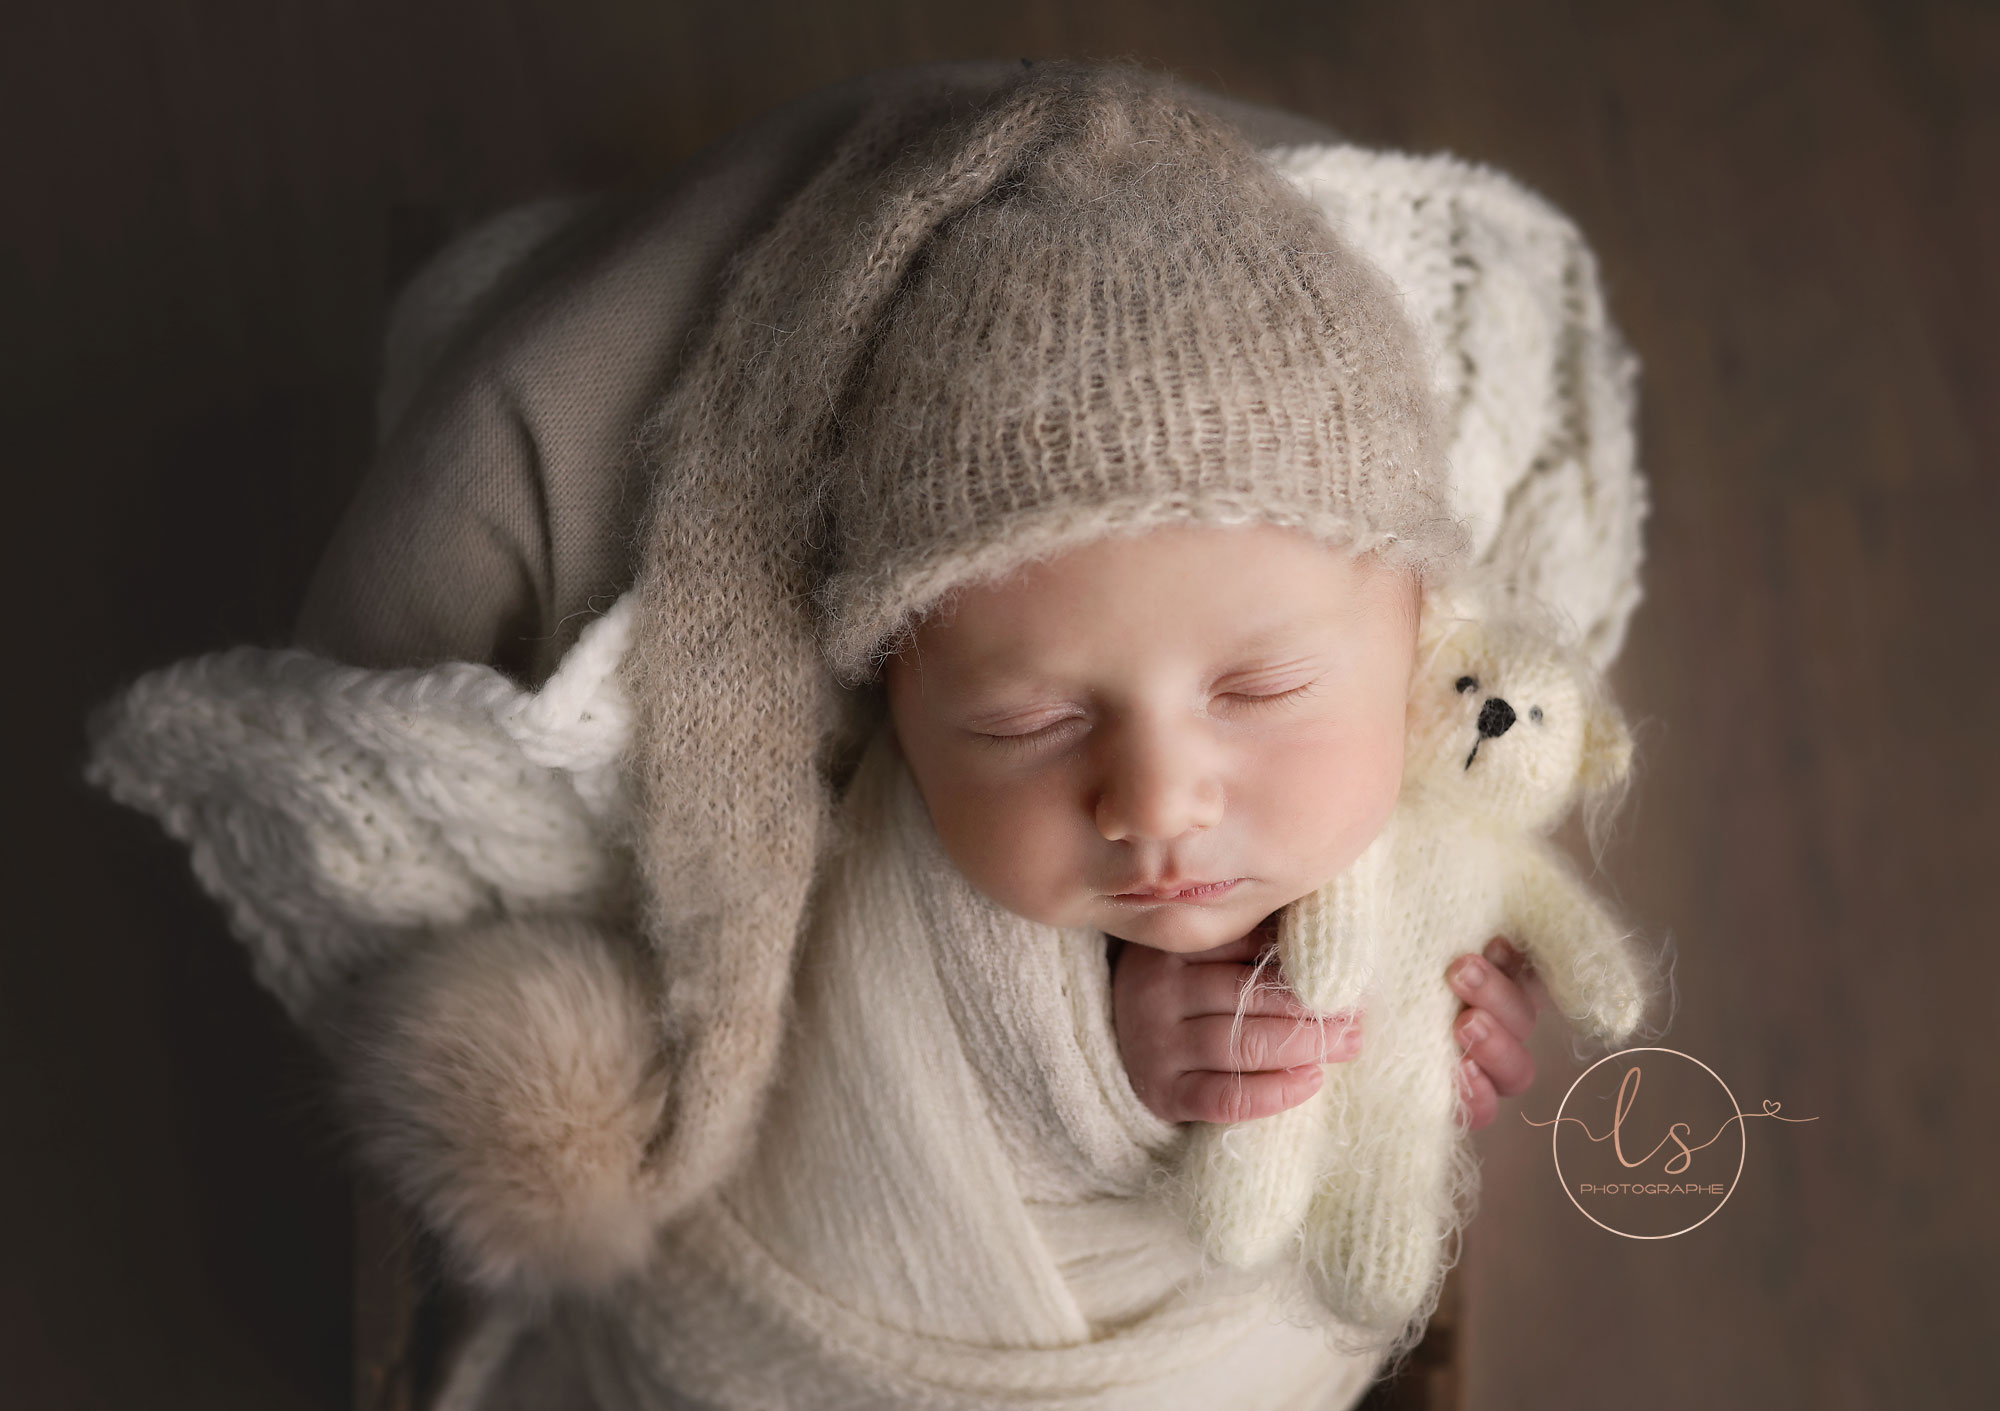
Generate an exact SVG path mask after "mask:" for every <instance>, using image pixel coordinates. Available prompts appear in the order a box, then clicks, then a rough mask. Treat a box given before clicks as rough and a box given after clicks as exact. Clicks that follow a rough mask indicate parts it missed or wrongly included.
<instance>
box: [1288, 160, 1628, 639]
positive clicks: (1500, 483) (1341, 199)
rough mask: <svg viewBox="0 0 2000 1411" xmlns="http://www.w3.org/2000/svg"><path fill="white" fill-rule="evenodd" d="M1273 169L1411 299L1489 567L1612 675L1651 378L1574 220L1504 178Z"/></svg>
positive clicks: (1478, 173)
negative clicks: (1644, 375) (1642, 396)
mask: <svg viewBox="0 0 2000 1411" xmlns="http://www.w3.org/2000/svg"><path fill="white" fill-rule="evenodd" d="M1268 155H1269V156H1270V157H1271V158H1272V159H1273V160H1274V161H1275V162H1276V164H1277V166H1278V168H1279V170H1281V171H1282V172H1284V173H1285V175H1286V176H1288V177H1289V178H1290V179H1291V180H1292V181H1293V182H1294V183H1295V184H1296V185H1297V186H1298V187H1299V188H1300V189H1301V190H1302V191H1304V192H1305V193H1306V195H1308V196H1309V197H1311V198H1312V199H1313V200H1314V201H1315V202H1316V203H1317V204H1318V205H1319V206H1320V208H1321V209H1322V210H1324V211H1325V212H1326V214H1327V217H1328V219H1329V220H1331V221H1332V222H1333V223H1334V226H1335V228H1336V229H1339V230H1342V231H1343V232H1344V233H1345V234H1347V235H1348V237H1349V238H1350V239H1352V240H1353V241H1354V242H1355V243H1356V244H1357V245H1359V246H1360V247H1361V249H1362V250H1363V251H1365V252H1366V253H1367V254H1368V256H1369V257H1370V258H1371V259H1373V260H1374V261H1375V262H1376V263H1377V264H1378V265H1380V266H1381V267H1382V269H1383V271H1384V272H1385V273H1387V274H1388V276H1389V278H1390V279H1391V280H1392V281H1394V282H1395V283H1396V284H1397V285H1398V286H1399V287H1400V288H1401V289H1402V291H1403V294H1404V298H1405V301H1406V307H1407V308H1408V311H1409V313H1410V315H1411V319H1412V321H1413V322H1414V323H1416V324H1417V325H1418V326H1419V328H1420V329H1421V330H1422V331H1423V332H1424V333H1425V334H1426V335H1427V336H1428V337H1429V339H1430V341H1431V344H1432V349H1433V354H1434V357H1435V367H1436V387H1437V393H1438V401H1439V407H1440V409H1441V412H1442V417H1443V421H1444V425H1445V429H1446V435H1447V448H1448V449H1447V456H1448V458H1449V460H1450V462H1451V465H1452V469H1453V474H1454V478H1455V480H1456V494H1457V498H1458V511H1459V513H1460V514H1461V515H1463V516H1464V517H1465V518H1466V520H1467V521H1468V526H1469V528H1470V529H1471V532H1472V540H1473V557H1474V560H1475V561H1476V562H1477V563H1478V564H1479V565H1481V566H1482V567H1485V568H1487V569H1489V570H1491V571H1494V572H1496V573H1497V575H1498V576H1499V577H1500V578H1501V579H1503V580H1508V579H1511V580H1512V582H1513V583H1514V585H1515V586H1516V587H1517V588H1518V589H1520V590H1523V591H1525V592H1527V593H1528V594H1530V595H1532V596H1534V597H1536V598H1539V599H1541V600H1542V601H1544V602H1546V603H1549V604H1551V605H1553V606H1555V607H1556V608H1558V609H1560V610H1561V611H1563V612H1565V613H1567V614H1568V615H1569V617H1570V618H1571V619H1572V620H1573V622H1574V624H1575V627H1576V630H1577V634H1578V637H1579V639H1580V641H1581V642H1582V644H1583V647H1584V650H1585V651H1586V653H1587V654H1588V655H1589V656H1590V658H1591V661H1592V662H1593V664H1594V665H1596V666H1597V668H1598V669H1599V670H1603V669H1605V668H1607V667H1609V666H1610V664H1611V662H1612V661H1613V660H1614V659H1616V657H1617V655H1618V651H1619V649H1620V647H1621V646H1622V645H1623V644H1624V640H1625V629H1626V625H1627V623H1628V621H1629V620H1630V618H1631V615H1632V612H1633V610H1634V609H1635V608H1636V607H1637V606H1638V604H1639V599H1640V595H1641V588H1640V580H1639V569H1640V563H1641V559H1642V556H1643V547H1642V543H1641V528H1642V526H1643V524H1644V521H1645V518H1646V515H1647V513H1648V510H1649V500H1648V495H1647V490H1646V482H1645V480H1644V478H1643V477H1642V476H1641V474H1640V473H1639V470H1638V466H1637V464H1636V459H1635V448H1634V435H1633V415H1634V401H1633V386H1634V381H1635V377H1636V372H1637V363H1636V360H1635V359H1634V358H1633V356H1632V354H1631V352H1630V351H1629V350H1628V349H1627V347H1626V346H1625V343H1624V341H1623V340H1622V339H1621V338H1620V336H1619V334H1618V331H1617V329H1616V328H1615V327H1614V326H1613V325H1612V324H1611V322H1610V320H1609V319H1608V317H1607V316H1606V312H1605V307H1604V296H1603V291H1602V288H1601V287H1600V283H1599V278H1598V269H1597V261H1596V258H1595V257H1594V256H1593V255H1592V253H1591V250H1590V247H1589V246H1588V245H1587V244H1586V243H1585V242H1584V239H1583V236H1582V234H1581V233H1580V232H1579V231H1578V230H1577V228H1576V226H1575V225H1574V224H1573V223H1572V222H1571V221H1570V220H1569V219H1568V218H1566V217H1565V216H1564V215H1563V214H1562V212H1560V211H1558V210H1557V209H1555V207H1553V206H1551V205H1550V204H1549V203H1548V202H1546V201H1544V200H1543V199H1542V198H1541V197H1539V196H1537V195H1535V194H1534V193H1533V192H1531V191H1529V190H1527V189H1526V188H1525V187H1523V186H1521V185H1520V184H1519V183H1518V182H1516V181H1514V180H1513V179H1512V178H1510V177H1508V176H1506V175H1504V174H1502V173H1501V172H1498V171H1495V170H1493V169H1492V168H1490V167H1484V166H1478V165H1475V164H1472V163H1468V162H1464V161H1460V160H1458V159H1457V158H1454V157H1448V156H1424V157H1420V156H1410V155H1406V154H1403V153H1399V152H1377V151H1369V150H1367V149H1365V148H1361V147H1353V146H1347V145H1338V146H1329V145H1308V146H1297V147H1284V148H1275V149H1271V150H1270V152H1269V153H1268Z"/></svg>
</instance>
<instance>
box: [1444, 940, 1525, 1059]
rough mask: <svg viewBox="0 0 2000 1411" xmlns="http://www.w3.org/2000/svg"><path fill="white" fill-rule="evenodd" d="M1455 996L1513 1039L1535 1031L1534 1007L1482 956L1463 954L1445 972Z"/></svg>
mask: <svg viewBox="0 0 2000 1411" xmlns="http://www.w3.org/2000/svg"><path fill="white" fill-rule="evenodd" d="M1445 975H1446V977H1447V978H1448V979H1449V980H1450V982H1451V987H1452V989H1453V990H1454V991H1455V992H1457V994H1458V997H1459V998H1460V999H1462V1000H1464V1001H1465V1002H1466V1003H1467V1004H1469V1005H1472V1006H1473V1007H1474V1008H1476V1009H1483V1010H1485V1011H1486V1012H1487V1013H1488V1014H1490V1015H1492V1016H1493V1021H1494V1022H1495V1023H1496V1024H1498V1025H1500V1026H1501V1027H1502V1028H1504V1029H1506V1030H1507V1032H1508V1033H1510V1034H1512V1035H1514V1037H1516V1038H1517V1039H1520V1040H1522V1041H1524V1042H1525V1041H1526V1040H1527V1038H1528V1036H1529V1035H1530V1034H1532V1033H1534V1032H1535V1005H1534V1001H1533V1000H1531V999H1529V997H1528V995H1527V992H1526V991H1524V990H1523V989H1522V988H1521V986H1520V985H1518V984H1516V983H1515V982H1514V979H1513V977H1512V976H1510V975H1508V974H1507V973H1506V972H1505V971H1503V970H1498V969H1495V968H1494V966H1493V964H1492V963H1491V962H1490V961H1488V960H1486V959H1485V958H1484V957H1483V956H1477V955H1464V956H1460V957H1459V958H1458V959H1457V960H1455V961H1453V962H1452V965H1451V968H1450V969H1449V970H1447V971H1446V972H1445Z"/></svg>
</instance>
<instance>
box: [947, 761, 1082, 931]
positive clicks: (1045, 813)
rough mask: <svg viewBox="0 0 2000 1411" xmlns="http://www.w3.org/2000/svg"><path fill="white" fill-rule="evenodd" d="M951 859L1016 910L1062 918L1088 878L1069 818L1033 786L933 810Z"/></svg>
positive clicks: (1056, 921)
mask: <svg viewBox="0 0 2000 1411" xmlns="http://www.w3.org/2000/svg"><path fill="white" fill-rule="evenodd" d="M932 816H933V818H935V819H936V820H937V822H938V830H939V833H940V835H941V836H942V837H943V839H944V843H945V849H946V851H947V852H948V853H949V854H950V856H951V859H952V862H953V863H954V864H956V865H957V867H958V869H959V871H960V872H962V873H964V874H965V876H966V879H967V880H968V881H970V882H971V883H972V884H973V886H974V887H976V888H978V889H979V890H980V891H981V892H983V893H984V894H985V895H986V896H987V897H989V898H990V899H992V900H993V901H995V902H998V903H999V904H1000V905H1001V906H1003V907H1006V908H1007V909H1008V910H1009V911H1012V912H1014V913H1016V914H1017V915H1021V916H1026V917H1029V918H1031V919H1033V920H1036V921H1041V922H1044V923H1046V924H1048V925H1053V926H1060V925H1068V924H1070V922H1071V921H1072V919H1073V917H1072V915H1071V913H1072V912H1073V911H1074V909H1075V906H1076V893H1077V891H1078V888H1079V886H1080V885H1084V884H1085V883H1086V882H1087V878H1086V876H1085V874H1086V873H1087V871H1088V869H1087V867H1086V866H1085V865H1084V862H1085V859H1082V858H1080V857H1079V855H1078V854H1079V851H1080V850H1079V849H1078V848H1077V847H1076V846H1075V845H1074V843H1073V840H1072V838H1071V834H1072V833H1073V832H1074V825H1073V823H1071V821H1070V820H1067V819H1065V818H1063V817H1061V816H1060V814H1059V812H1058V811H1057V810H1055V809H1053V808H1051V807H1050V806H1049V805H1048V803H1047V801H1046V800H1043V799H1041V798H1039V797H1037V796H1036V795H1035V794H1034V793H1033V791H1028V792H1026V793H1023V792H1022V791H1014V792H1008V791H999V790H983V791H980V792H978V793H976V794H966V795H962V796H960V797H959V798H958V799H956V800H955V801H954V803H953V804H951V805H949V806H947V807H946V808H945V809H943V810H940V809H935V808H934V809H933V810H932Z"/></svg>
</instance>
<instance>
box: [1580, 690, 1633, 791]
mask: <svg viewBox="0 0 2000 1411" xmlns="http://www.w3.org/2000/svg"><path fill="white" fill-rule="evenodd" d="M1631 769H1632V732H1631V730H1630V729H1628V728H1627V727H1626V724H1625V717H1624V716H1623V715H1621V714H1619V712H1618V709H1617V707H1615V706H1613V705H1611V704H1610V703H1609V702H1604V701H1600V702H1598V703H1597V704H1595V705H1593V706H1591V708H1590V716H1589V718H1588V719H1587V720H1586V721H1585V722H1584V729H1583V762H1582V765H1581V766H1580V768H1579V771H1578V781H1579V782H1580V783H1581V784H1582V785H1583V787H1584V788H1585V789H1586V790H1590V791H1593V792H1594V791H1596V790H1598V789H1605V788H1610V787H1613V786H1615V785H1618V784H1622V783H1624V782H1625V777H1626V775H1627V774H1629V773H1630V772H1631Z"/></svg>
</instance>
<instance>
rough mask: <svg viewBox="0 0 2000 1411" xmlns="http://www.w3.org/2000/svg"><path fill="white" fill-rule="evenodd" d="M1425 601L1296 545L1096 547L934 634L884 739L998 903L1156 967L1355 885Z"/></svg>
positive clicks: (942, 623)
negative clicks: (1129, 949) (1083, 931)
mask: <svg viewBox="0 0 2000 1411" xmlns="http://www.w3.org/2000/svg"><path fill="white" fill-rule="evenodd" d="M1417 612H1418V599H1417V585H1416V583H1415V581H1414V579H1412V578H1410V577H1408V576H1406V575H1404V574H1401V573H1399V572H1396V571H1394V570H1392V569H1389V568H1387V567H1385V566H1384V565H1382V564H1381V563H1380V561H1379V560H1377V559H1375V558H1373V557H1372V556H1366V557H1362V558H1358V559H1357V558H1355V557H1353V556H1351V555H1349V554H1347V553H1346V552H1344V551H1340V550H1335V549H1329V548H1327V547H1325V546H1323V545H1321V544H1319V543H1318V542H1317V541H1315V540H1312V539H1310V538H1308V537H1306V536H1305V535H1303V534H1300V533H1297V532H1295V531H1292V530H1286V529H1279V528H1276V527H1273V526H1268V525H1257V526H1246V527H1241V528H1237V527H1229V528H1221V527H1213V526H1188V527H1183V526H1174V527H1170V528H1163V529H1156V530H1152V531H1150V532H1148V533H1145V534H1141V535H1137V536H1129V537H1117V538H1109V539H1102V540H1099V541H1097V542H1095V543H1093V544H1089V545H1087V546H1085V547H1083V548H1081V549H1077V550H1074V551H1072V552H1070V553H1067V554H1064V555H1063V556H1061V557H1059V558H1057V559H1054V560H1052V561H1050V562H1047V563H1043V564H1035V565H1031V566H1029V567H1028V568H1026V569H1023V570H1021V571H1020V572H1017V573H1015V574H1014V575H1012V576H1011V577H1009V578H1006V579H1004V580H1002V581H1001V582H999V583H997V584H992V585H988V586H984V587H979V588H973V589H969V590H966V591H965V592H963V593H962V594H960V595H959V596H958V597H957V598H956V599H955V600H954V601H953V602H952V603H950V604H949V605H948V606H947V607H946V608H945V609H944V610H942V611H940V612H938V613H935V614H933V615H932V616H931V617H930V618H928V619H926V620H925V621H924V622H923V623H921V624H920V625H919V626H918V628H917V631H916V633H915V636H914V639H913V641H912V643H911V645H910V647H909V648H908V649H907V650H906V651H904V652H903V653H902V654H901V655H900V656H898V657H895V658H893V659H892V660H891V661H890V662H889V665H888V675H887V687H888V694H889V707H890V714H891V718H892V720H893V721H894V724H895V731H896V738H897V740H898V742H899V744H900V746H901V748H902V751H903V755H904V757H905V759H907V760H908V762H909V765H910V769H911V772H912V774H913V775H914V776H915V778H916V781H917V785H918V787H919V789H920V790H921V791H922V793H923V796H924V799H925V801H926V803H927V804H928V805H929V808H930V813H931V816H932V818H933V820H934V821H935V822H936V824H937V828H938V832H939V834H940V836H941V837H942V839H943V841H944V845H945V849H946V851H947V852H948V853H949V854H950V856H951V858H952V860H953V862H955V863H956V864H957V866H958V868H959V870H960V871H961V872H963V873H964V874H965V876H966V878H967V879H968V880H969V881H970V882H971V883H972V885H973V886H975V887H977V888H978V889H979V890H980V891H981V892H983V893H985V894H986V895H987V896H988V897H990V898H991V899H992V900H993V901H995V902H997V903H999V904H1000V905H1001V906H1003V907H1006V908H1007V909H1008V910H1010V911H1013V912H1015V913H1016V914H1018V915H1021V916H1025V917H1028V918H1030V919H1032V920H1035V921H1040V922H1044V923H1046V924H1048V925H1051V926H1063V927H1091V928H1094V929H1097V930H1101V931H1105V932H1108V933H1110V934H1111V935H1114V936H1121V937H1123V938H1124V939H1126V940H1128V941H1135V942H1137V943H1139V944H1141V945H1148V946H1153V947H1156V948H1158V949H1160V950H1169V951H1181V952H1194V951H1203V950H1209V949H1212V948H1213V947H1215V946H1219V945H1222V944H1225V943H1226V942H1228V941H1232V940H1234V939H1236V938H1237V937H1239V936H1242V935H1244V934H1245V933H1246V932H1248V931H1249V930H1251V929H1252V928H1253V927H1254V926H1256V925H1257V923H1258V922H1260V921H1262V920H1263V919H1264V918H1265V917H1267V916H1269V915H1270V914H1271V913H1272V912H1274V911H1276V910H1277V909H1278V908H1279V907H1281V906H1283V905H1285V904H1286V903H1287V902H1290V901H1293V900H1295V899H1297V898H1299V897H1302V896H1304V895H1306V894H1307V893H1309V892H1312V891H1315V890H1317V889H1318V888H1319V887H1321V886H1322V885H1324V884H1325V883H1326V882H1327V881H1329V880H1331V879H1332V878H1333V877H1334V876H1336V875H1338V874H1339V873H1340V872H1342V871H1344V870H1345V869H1346V868H1347V866H1348V865H1349V864H1350V863H1352V862H1353V861H1354V859H1355V858H1356V857H1358V856H1359V855H1360V854H1361V851H1362V850H1363V849H1364V848H1366V847H1367V846H1368V844H1369V843H1370V842H1371V841H1372V840H1373V839H1374V838H1375V836H1376V834H1377V833H1379V832H1380V831H1381V829H1382V827H1383V825H1384V824H1385V823H1387V821H1388V819H1389V814H1390V812H1391V811H1392V810H1393V809H1394V807H1395V804H1396V796H1397V793H1398V790H1399V788H1400V784H1401V779H1402V768H1403V729H1404V716H1405V711H1406V709H1407V706H1408V702H1409V693H1410V676H1411V668H1412V663H1413V660H1414V655H1415V649H1416V626H1417Z"/></svg>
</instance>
